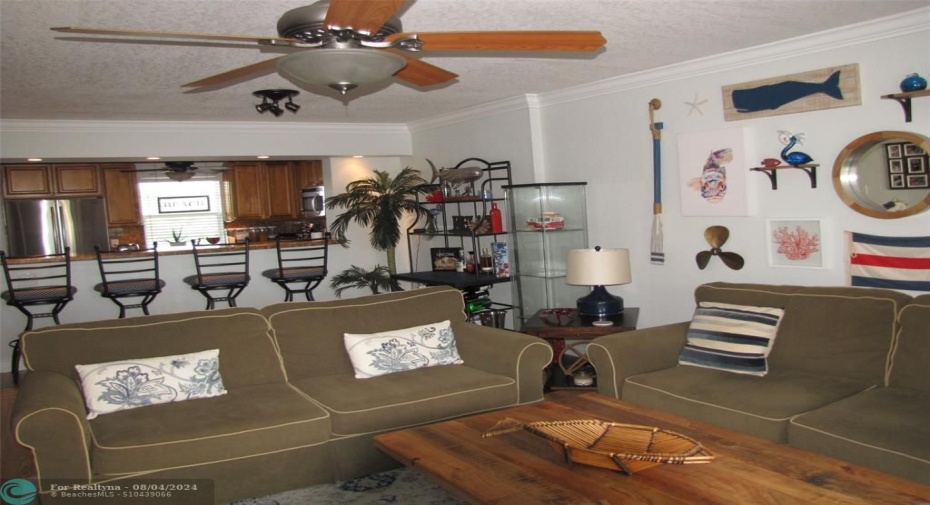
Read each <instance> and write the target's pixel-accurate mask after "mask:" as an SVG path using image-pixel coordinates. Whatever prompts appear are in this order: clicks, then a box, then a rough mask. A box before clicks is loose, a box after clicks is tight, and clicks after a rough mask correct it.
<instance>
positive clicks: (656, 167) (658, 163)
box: [649, 98, 665, 265]
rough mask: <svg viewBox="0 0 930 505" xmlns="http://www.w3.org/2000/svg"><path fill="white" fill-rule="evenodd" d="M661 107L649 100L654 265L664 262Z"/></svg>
mask: <svg viewBox="0 0 930 505" xmlns="http://www.w3.org/2000/svg"><path fill="white" fill-rule="evenodd" d="M661 107H662V102H661V101H660V100H659V99H658V98H653V99H652V100H649V131H651V132H652V180H653V183H652V184H653V189H652V191H653V203H652V249H651V252H650V255H649V261H650V262H651V263H652V264H654V265H664V264H665V250H664V246H663V244H662V242H663V237H662V127H663V126H664V125H663V124H662V123H656V121H655V111H657V110H659V109H660V108H661Z"/></svg>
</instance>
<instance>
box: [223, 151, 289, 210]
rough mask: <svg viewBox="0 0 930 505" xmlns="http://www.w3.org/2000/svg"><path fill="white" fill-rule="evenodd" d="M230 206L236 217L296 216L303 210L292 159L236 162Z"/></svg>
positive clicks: (231, 177) (231, 174)
mask: <svg viewBox="0 0 930 505" xmlns="http://www.w3.org/2000/svg"><path fill="white" fill-rule="evenodd" d="M231 166H232V170H228V171H227V173H226V174H225V175H226V180H227V182H229V184H230V195H229V197H230V200H231V201H230V202H229V205H228V208H229V209H233V212H234V218H235V219H239V220H242V219H293V218H295V217H297V216H298V215H299V213H300V201H299V198H300V190H299V188H298V187H297V185H296V183H295V177H294V166H293V164H292V163H291V162H255V163H233V164H231Z"/></svg>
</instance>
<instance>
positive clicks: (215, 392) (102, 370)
mask: <svg viewBox="0 0 930 505" xmlns="http://www.w3.org/2000/svg"><path fill="white" fill-rule="evenodd" d="M219 355H220V351H219V350H218V349H210V350H208V351H201V352H197V353H192V354H179V355H176V356H162V357H159V358H146V359H130V360H122V361H110V362H109V363H96V364H93V365H75V368H77V372H78V375H80V376H81V389H82V390H83V393H84V404H85V405H86V406H87V411H88V413H87V418H88V419H93V418H95V417H97V416H98V415H100V414H110V413H113V412H119V411H120V410H127V409H134V408H138V407H145V406H146V405H157V404H160V403H171V402H182V401H184V400H195V399H198V398H210V397H213V396H220V395H225V394H226V388H225V387H223V377H222V376H221V375H220V367H219V362H220V360H219Z"/></svg>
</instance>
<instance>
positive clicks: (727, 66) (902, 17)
mask: <svg viewBox="0 0 930 505" xmlns="http://www.w3.org/2000/svg"><path fill="white" fill-rule="evenodd" d="M927 30H930V7H927V8H922V9H917V10H914V11H910V12H905V13H902V14H897V15H894V16H888V17H885V18H880V19H877V20H872V21H865V22H862V23H857V24H853V25H849V26H844V27H840V28H834V29H832V30H826V31H823V32H817V33H812V34H808V35H803V36H800V37H795V38H791V39H785V40H780V41H777V42H771V43H768V44H762V45H759V46H755V47H751V48H747V49H741V50H738V51H732V52H729V53H722V54H717V55H713V56H707V57H704V58H699V59H696V60H690V61H686V62H684V63H676V64H672V65H666V66H663V67H658V68H654V69H650V70H644V71H642V72H636V73H632V74H627V75H622V76H619V77H612V78H609V79H603V80H600V81H596V82H593V83H588V84H582V85H579V86H573V87H571V88H565V89H562V90H558V91H553V92H549V93H545V94H542V95H541V96H540V106H542V107H546V106H549V105H555V104H560V103H565V102H573V101H576V100H583V99H586V98H592V97H597V96H601V95H605V94H610V93H616V92H619V91H628V90H632V89H638V88H643V87H648V86H654V85H657V84H663V83H668V82H670V81H676V80H682V79H691V78H694V77H698V76H701V75H707V74H714V73H718V72H722V71H726V70H731V69H734V68H740V67H748V66H752V65H759V64H765V63H771V62H775V61H779V60H785V59H791V58H797V57H798V56H802V55H809V54H815V53H820V52H824V51H830V50H835V49H839V48H843V47H849V46H855V45H859V44H864V43H868V42H874V41H879V40H885V39H891V38H895V37H901V36H905V35H909V34H912V33H917V32H922V31H927Z"/></svg>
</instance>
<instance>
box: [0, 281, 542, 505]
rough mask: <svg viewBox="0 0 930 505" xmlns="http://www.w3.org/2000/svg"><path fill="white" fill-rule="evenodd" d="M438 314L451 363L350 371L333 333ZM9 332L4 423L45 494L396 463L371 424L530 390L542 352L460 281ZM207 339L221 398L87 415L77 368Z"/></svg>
mask: <svg viewBox="0 0 930 505" xmlns="http://www.w3.org/2000/svg"><path fill="white" fill-rule="evenodd" d="M446 319H448V320H450V321H452V329H453V333H454V336H455V340H456V344H457V347H458V350H459V353H460V355H461V357H462V360H463V361H464V364H458V365H446V366H435V367H430V368H420V369H416V370H410V371H405V372H399V373H392V374H388V375H383V376H379V377H373V378H368V379H356V378H355V375H354V369H353V367H352V364H351V361H350V360H349V358H348V354H347V352H346V349H345V346H344V343H343V334H344V333H366V334H367V333H374V332H380V331H385V330H393V329H399V328H407V327H411V326H417V325H423V324H431V323H436V322H439V321H443V320H446ZM20 342H21V343H20V345H21V348H22V353H23V360H24V363H25V364H26V366H27V369H28V372H27V373H25V374H24V376H23V377H22V380H21V382H20V391H19V394H18V396H17V399H16V403H15V405H14V409H13V415H12V429H13V432H14V435H15V437H16V439H17V440H18V441H19V443H21V444H23V445H24V446H26V447H28V448H29V449H31V450H32V452H33V456H34V459H35V466H36V469H37V471H38V483H39V487H40V489H41V490H42V491H43V492H42V494H41V495H40V498H41V501H42V503H57V501H56V500H61V497H60V496H58V497H57V498H56V497H53V496H51V494H50V493H48V490H49V488H50V486H51V485H52V484H54V483H56V482H72V483H73V482H76V483H96V484H107V483H120V482H132V481H133V480H134V479H138V478H144V479H157V480H158V481H159V482H172V481H173V480H177V479H204V481H203V482H208V483H212V486H213V492H212V494H213V497H212V501H213V502H214V503H228V502H230V501H233V500H236V499H241V498H248V497H256V496H262V495H266V494H270V493H275V492H279V491H282V490H286V489H294V488H299V487H304V486H308V485H313V484H318V483H323V482H332V481H334V480H339V479H346V478H353V477H358V476H362V475H366V474H369V473H372V472H375V471H380V470H384V469H388V468H391V467H394V466H398V465H397V463H395V462H393V461H392V460H390V458H388V457H387V456H385V455H383V454H381V453H380V452H378V451H377V450H376V448H375V447H374V444H373V441H372V437H373V436H374V435H375V434H377V433H379V432H383V431H388V430H394V429H398V428H404V427H408V426H415V425H419V424H426V423H432V422H436V421H441V420H443V419H449V418H454V417H458V416H464V415H468V414H473V413H476V412H482V411H488V410H493V409H499V408H503V407H509V406H513V405H517V404H521V403H529V402H535V401H540V400H542V398H543V385H542V380H543V379H542V377H543V375H542V369H543V368H544V367H545V366H546V365H547V364H548V363H549V362H550V360H551V357H552V349H551V348H550V347H549V345H548V344H546V343H545V341H543V340H541V339H537V338H535V337H531V336H528V335H523V334H520V333H515V332H510V331H506V330H500V329H494V328H488V327H483V326H478V325H474V324H470V323H467V322H465V315H464V304H463V301H462V296H461V293H460V292H458V291H456V290H454V289H451V288H445V287H434V288H424V289H419V290H413V291H405V292H397V293H390V294H385V295H375V296H366V297H361V298H354V299H346V300H337V301H325V302H292V303H278V304H274V305H270V306H268V307H264V308H262V309H254V308H232V309H223V310H214V311H197V312H187V313H180V314H171V315H154V316H146V317H138V318H130V319H120V320H110V321H99V322H93V323H81V324H67V325H61V326H53V327H48V328H43V329H39V330H34V331H30V332H26V333H25V334H24V335H22V337H21V340H20ZM207 349H219V350H220V354H219V371H220V374H221V376H222V380H223V383H224V385H225V387H226V389H227V393H226V394H224V395H222V396H215V397H212V398H203V399H197V400H188V401H181V402H175V403H165V404H159V405H147V406H144V407H140V408H135V409H130V410H123V411H119V412H114V413H110V414H106V415H100V416H98V417H96V418H95V419H93V420H88V419H87V410H86V407H85V405H84V399H83V397H82V394H83V393H82V390H81V387H80V384H79V376H78V374H77V373H76V371H75V368H74V366H75V365H76V364H91V363H105V362H109V361H118V360H127V359H139V358H147V357H161V356H175V355H179V354H186V353H192V352H198V351H202V350H207ZM127 479H129V480H127ZM208 485H209V484H208ZM62 503H73V501H70V502H69V501H66V500H62ZM108 503H110V502H108ZM114 503H118V501H116V502H114ZM132 503H137V502H132ZM170 503H197V504H202V503H204V502H203V495H202V494H200V495H198V494H196V493H187V494H185V493H175V495H174V496H173V497H172V499H171V501H170Z"/></svg>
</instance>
